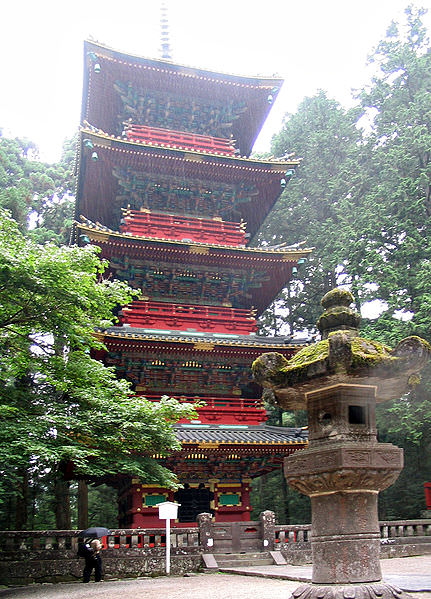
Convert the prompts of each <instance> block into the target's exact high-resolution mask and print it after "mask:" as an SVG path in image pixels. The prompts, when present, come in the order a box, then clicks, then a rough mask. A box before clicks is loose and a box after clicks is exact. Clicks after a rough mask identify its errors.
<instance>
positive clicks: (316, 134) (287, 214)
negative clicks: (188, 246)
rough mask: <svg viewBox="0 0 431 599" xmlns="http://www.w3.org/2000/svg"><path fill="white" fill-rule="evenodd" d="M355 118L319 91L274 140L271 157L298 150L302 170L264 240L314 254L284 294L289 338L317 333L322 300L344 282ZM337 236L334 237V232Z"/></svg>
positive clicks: (264, 231)
mask: <svg viewBox="0 0 431 599" xmlns="http://www.w3.org/2000/svg"><path fill="white" fill-rule="evenodd" d="M355 120H356V119H355V113H353V112H348V111H345V110H343V109H342V108H341V106H340V105H339V104H338V103H337V102H335V101H334V100H330V99H328V98H327V96H326V94H325V93H324V92H323V91H321V92H319V93H318V94H317V95H316V96H315V97H313V98H306V99H305V100H304V101H303V102H302V103H301V105H300V106H299V108H298V112H297V113H296V114H294V115H287V116H286V117H285V122H284V126H283V129H282V131H281V132H280V133H279V134H278V135H277V136H275V137H274V138H273V152H274V154H275V155H276V156H283V155H285V154H286V153H288V152H291V151H294V152H295V153H296V155H297V156H298V157H300V158H301V166H300V167H299V168H298V169H297V171H296V175H295V176H294V177H293V178H292V180H291V181H290V182H289V185H288V186H287V188H286V191H285V192H284V193H283V195H282V197H281V199H280V200H279V202H278V203H277V205H276V206H275V209H274V210H273V211H272V213H271V215H270V216H269V218H268V219H267V221H266V223H265V226H264V228H263V229H262V231H261V234H260V240H261V241H262V240H266V241H267V242H268V243H269V244H270V245H275V244H279V243H286V244H287V245H294V244H296V243H298V242H304V243H305V245H306V246H307V247H313V248H314V251H313V254H312V255H311V257H310V259H309V261H308V263H307V265H306V266H305V267H304V266H301V268H299V269H298V274H297V275H296V276H295V277H294V279H293V280H292V281H291V283H290V284H289V286H288V287H287V288H286V289H285V290H284V291H283V292H282V293H281V296H280V297H281V301H282V303H283V307H284V308H285V309H286V315H284V316H281V317H280V320H281V321H283V320H284V321H285V322H286V324H287V325H288V329H289V333H293V332H295V331H301V330H304V329H308V330H311V331H315V322H316V320H317V318H318V316H319V315H320V313H321V307H320V300H321V298H322V296H323V295H324V294H325V293H327V292H328V291H329V290H330V289H332V288H333V287H335V286H336V285H337V284H338V283H339V282H341V281H342V280H343V277H344V276H345V272H344V269H343V257H344V253H343V252H345V248H344V243H343V235H342V234H340V229H341V227H342V223H343V220H344V218H345V216H344V210H345V206H344V205H343V201H344V200H346V199H348V198H349V197H350V194H351V190H352V187H353V185H354V172H355V170H357V167H356V166H355V164H356V163H355V158H356V154H357V151H358V149H357V143H356V142H357V137H358V131H357V129H356V128H355ZM334 231H336V234H333V232H334Z"/></svg>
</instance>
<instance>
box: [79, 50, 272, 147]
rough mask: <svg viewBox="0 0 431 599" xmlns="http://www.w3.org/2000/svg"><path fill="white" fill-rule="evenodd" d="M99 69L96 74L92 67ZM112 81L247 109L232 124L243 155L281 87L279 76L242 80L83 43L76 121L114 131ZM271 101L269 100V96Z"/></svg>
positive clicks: (114, 99) (254, 137)
mask: <svg viewBox="0 0 431 599" xmlns="http://www.w3.org/2000/svg"><path fill="white" fill-rule="evenodd" d="M95 63H97V64H98V65H99V67H100V69H98V70H99V72H97V73H95V70H94V65H95ZM117 82H122V83H125V84H132V85H135V86H139V87H141V88H143V89H145V90H146V91H148V90H149V91H154V92H158V93H163V92H165V93H169V92H171V93H175V94H181V95H183V96H186V97H191V98H196V97H200V98H207V99H211V100H214V99H215V100H218V101H225V102H226V101H232V100H233V101H242V102H244V103H245V107H246V109H245V110H244V111H243V112H242V114H241V115H240V116H239V118H238V119H237V120H236V121H235V122H234V123H233V125H232V134H233V137H234V138H235V139H236V140H237V141H238V146H239V149H240V151H241V153H242V154H244V155H249V154H250V152H251V149H252V147H253V144H254V142H255V140H256V138H257V136H258V134H259V131H260V129H261V128H262V125H263V123H264V122H265V120H266V117H267V115H268V113H269V111H270V109H271V105H272V103H273V101H274V100H275V98H276V97H277V95H278V93H279V90H280V88H281V86H282V84H283V80H282V79H281V78H278V77H243V76H239V75H232V74H227V73H219V72H214V71H208V70H204V69H200V68H194V67H190V66H184V65H181V64H176V63H174V62H172V61H169V60H160V59H154V58H145V57H141V56H135V55H132V54H126V53H124V52H119V51H117V50H114V49H112V48H109V47H108V46H105V45H102V44H99V43H98V42H92V41H88V40H87V41H85V42H84V85H83V97H82V112H81V122H82V123H83V122H84V121H88V122H90V123H91V124H92V125H94V126H96V127H100V128H101V129H103V130H105V131H108V132H110V133H114V132H116V129H115V126H116V121H117V116H118V97H117V94H116V92H115V90H114V85H115V84H116V83H117ZM269 95H271V96H272V100H271V101H269V100H268V96H269Z"/></svg>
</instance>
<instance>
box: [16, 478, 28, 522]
mask: <svg viewBox="0 0 431 599" xmlns="http://www.w3.org/2000/svg"><path fill="white" fill-rule="evenodd" d="M20 474H21V480H20V481H19V482H18V484H17V491H18V492H17V495H16V508H15V530H25V529H26V526H27V504H28V471H27V470H25V469H24V470H22V471H21V473H20Z"/></svg>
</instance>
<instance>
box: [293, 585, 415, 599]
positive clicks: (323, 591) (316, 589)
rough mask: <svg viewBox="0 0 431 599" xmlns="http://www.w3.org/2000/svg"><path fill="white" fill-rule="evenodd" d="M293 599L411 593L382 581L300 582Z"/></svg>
mask: <svg viewBox="0 0 431 599" xmlns="http://www.w3.org/2000/svg"><path fill="white" fill-rule="evenodd" d="M292 598H293V599H409V598H411V595H409V594H408V593H405V592H404V591H402V590H401V589H400V588H398V587H396V586H393V585H391V584H386V583H384V582H371V583H362V584H345V585H341V584H327V585H322V584H302V585H301V586H299V587H298V588H297V589H295V591H293V593H292Z"/></svg>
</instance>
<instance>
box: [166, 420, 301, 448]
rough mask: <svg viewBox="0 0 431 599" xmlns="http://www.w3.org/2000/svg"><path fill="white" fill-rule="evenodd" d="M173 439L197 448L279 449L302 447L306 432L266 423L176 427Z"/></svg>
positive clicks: (179, 425) (181, 425)
mask: <svg viewBox="0 0 431 599" xmlns="http://www.w3.org/2000/svg"><path fill="white" fill-rule="evenodd" d="M174 428H175V436H176V438H177V439H178V441H180V442H181V443H182V445H183V447H184V446H187V445H189V444H198V445H199V448H200V449H204V448H205V445H208V448H209V449H210V448H211V449H212V448H214V445H217V446H218V447H219V449H223V445H227V446H232V445H253V446H256V445H258V446H262V445H264V446H272V448H275V449H276V450H280V449H281V447H280V446H284V445H306V444H307V442H308V430H307V429H303V428H293V427H281V426H269V425H267V424H260V425H247V424H239V425H238V424H237V425H229V424H219V425H214V424H177V425H175V427H174Z"/></svg>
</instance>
